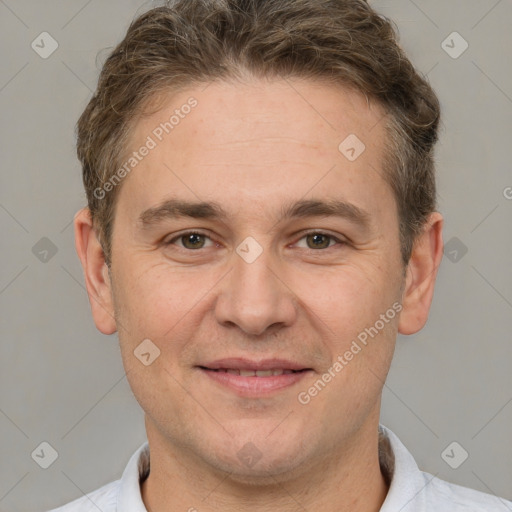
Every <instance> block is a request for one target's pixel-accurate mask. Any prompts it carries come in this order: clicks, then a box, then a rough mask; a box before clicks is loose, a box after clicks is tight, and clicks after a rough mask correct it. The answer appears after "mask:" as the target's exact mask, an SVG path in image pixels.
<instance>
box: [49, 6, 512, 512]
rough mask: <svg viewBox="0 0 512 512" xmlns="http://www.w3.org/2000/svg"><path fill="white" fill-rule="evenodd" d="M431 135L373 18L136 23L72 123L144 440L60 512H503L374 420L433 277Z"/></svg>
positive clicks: (97, 257) (240, 17)
mask: <svg viewBox="0 0 512 512" xmlns="http://www.w3.org/2000/svg"><path fill="white" fill-rule="evenodd" d="M439 116H440V114H439V103H438V100H437V98H436V95H435V93H434V92H433V91H432V89H431V88H430V86H429V85H428V83H427V82H426V81H425V80H424V79H422V78H421V77H420V76H419V75H418V74H417V73H416V72H415V70H414V68H413V67H412V65H411V64H410V62H409V61H408V60H407V58H406V57H405V55H404V54H403V52H402V51H401V49H400V47H399V46H398V44H397V42H396V38H395V34H394V31H393V29H392V26H391V25H390V23H389V22H388V21H387V20H386V19H385V18H383V17H381V16H379V15H378V14H377V13H376V12H375V11H374V10H372V9H371V8H370V7H369V6H368V4H367V3H366V2H364V1H362V0H331V1H327V0H322V1H319V0H179V1H176V2H172V3H171V4H170V5H168V6H166V7H162V8H156V9H153V10H151V11H149V12H147V13H145V14H143V15H142V16H141V17H140V18H139V19H137V20H136V21H135V22H134V23H133V24H132V25H131V27H130V28H129V30H128V33H127V35H126V37H125V39H124V40H123V41H122V42H121V43H120V45H119V46H118V47H117V48H116V49H115V50H114V51H113V52H112V54H111V56H110V57H109V59H108V60H107V62H106V63H105V65H104V67H103V70H102V73H101V76H100V79H99V83H98V89H97V91H96V93H95V95H94V96H93V98H92V99H91V101H90V103H89V105H88V106H87V108H86V110H85V112H84V113H83V114H82V116H81V118H80V120H79V123H78V156H79V158H80V161H81V163H82V167H83V177H84V185H85V189H86V193H87V198H88V208H86V209H84V210H82V211H80V212H79V213H78V214H77V216H76V217H75V236H76V247H77V252H78V254H79V257H80V260H81V262H82V265H83V268H84V273H85V280H86V285H87V291H88V294H89V298H90V303H91V308H92V313H93V317H94V321H95V323H96V326H97V328H98V329H99V330H100V331H101V332H102V333H104V334H112V333H114V332H117V333H118V336H119V342H120V348H121V354H122V358H123V364H124V367H125V370H126V375H127V378H128V381H129V383H130V386H131V389H132V390H133V393H134V395H135V397H136V399H137V400H138V402H139V403H140V405H141V406H142V408H143V409H144V411H145V420H146V432H147V437H148V443H146V444H144V445H143V446H141V447H140V448H139V449H138V450H137V452H136V453H135V454H134V455H133V457H132V458H131V460H130V461H129V463H128V466H127V468H126V470H125V472H124V474H123V476H122V478H121V479H120V480H118V481H116V482H112V483H109V484H107V485H105V486H104V487H102V488H101V489H98V490H97V491H94V492H92V493H90V494H89V495H87V496H84V497H82V498H80V499H78V500H76V501H75V502H73V503H71V504H68V505H67V506H64V507H61V508H59V509H57V510H60V511H66V512H71V511H88V510H101V511H102V512H110V511H114V510H117V511H119V512H136V511H137V512H141V511H145V510H147V511H151V512H175V511H185V510H188V511H195V510H198V511H200V512H203V511H205V512H207V511H217V510H223V511H235V510H236V511H239V510H251V511H257V512H260V511H269V510H273V511H292V510H308V511H318V510H322V511H324V512H331V511H332V512H334V511H337V512H340V511H342V512H345V511H351V512H362V511H365V512H374V511H379V510H380V511H382V512H398V511H403V512H411V511H427V510H428V511H436V512H442V511H450V512H456V511H463V510H464V511H470V510H471V511H491V510H492V511H494V510H496V511H499V510H503V511H505V510H512V503H510V502H506V501H505V500H500V499H499V498H496V497H494V496H491V495H487V494H483V493H480V492H477V491H473V490H470V489H466V488H463V487H460V486H457V485H454V484H451V483H448V482H444V481H442V480H439V479H437V478H434V477H433V476H432V475H429V474H427V473H423V472H421V471H420V470H419V469H418V467H417V466H416V464H415V462H414V460H413V458H412V456H411V455H410V454H409V452H408V451H407V450H406V448H405V447H404V446H403V445H402V444H401V442H400V441H399V440H398V438H397V437H396V436H395V435H394V434H393V433H392V432H391V431H390V430H389V429H387V428H386V427H384V426H382V425H379V413H380V401H381V394H382V388H383V385H384V382H385V379H386V376H387V373H388V370H389V367H390V364H391V359H392V356H393V351H394V346H395V340H396V336H397V334H398V333H402V334H412V333H415V332H418V331H419V330H420V329H421V328H422V327H423V326H424V325H425V322H426V321H427V317H428V312H429V308H430V304H431V300H432V296H433V291H434V284H435V278H436V274H437V269H438V266H439V264H440V262H441V258H442V250H443V242H442V225H443V219H442V216H441V215H440V214H439V213H438V212H437V211H436V210H435V208H436V200H435V195H436V188H435V178H434V163H433V150H434V145H435V143H436V141H437V128H438V123H439Z"/></svg>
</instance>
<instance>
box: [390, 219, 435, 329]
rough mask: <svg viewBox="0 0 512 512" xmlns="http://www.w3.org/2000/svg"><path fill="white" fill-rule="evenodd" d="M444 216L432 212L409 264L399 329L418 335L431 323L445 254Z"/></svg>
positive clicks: (413, 250) (417, 240)
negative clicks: (431, 310) (429, 314)
mask: <svg viewBox="0 0 512 512" xmlns="http://www.w3.org/2000/svg"><path fill="white" fill-rule="evenodd" d="M442 231H443V217H442V216H441V214H440V213H438V212H434V213H432V214H431V215H430V216H429V218H428V221H427V223H426V224H425V228H424V230H423V232H422V233H421V235H419V237H418V238H417V239H416V241H415V242H414V246H413V249H412V253H411V258H410V260H409V263H408V265H407V271H406V278H405V286H404V292H403V296H402V306H403V310H402V312H401V313H400V320H399V323H398V332H399V333H400V334H414V333H416V332H418V331H419V330H421V329H422V328H423V327H424V325H425V324H426V322H427V319H428V313H429V310H430V304H431V303H432V297H433V296H434V285H435V281H436V276H437V270H438V268H439V265H440V264H441V259H442V257H443V234H442Z"/></svg>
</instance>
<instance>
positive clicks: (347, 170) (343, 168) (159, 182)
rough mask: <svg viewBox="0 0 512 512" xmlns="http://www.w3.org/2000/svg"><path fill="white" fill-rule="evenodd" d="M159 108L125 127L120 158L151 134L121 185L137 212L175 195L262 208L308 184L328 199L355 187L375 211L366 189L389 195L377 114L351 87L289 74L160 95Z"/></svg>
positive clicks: (380, 113)
mask: <svg viewBox="0 0 512 512" xmlns="http://www.w3.org/2000/svg"><path fill="white" fill-rule="evenodd" d="M158 105H159V109H158V110H157V111H156V112H155V111H154V109H153V111H152V112H150V113H149V114H148V115H145V116H143V117H142V118H140V119H139V120H138V121H137V122H136V124H135V125H134V128H133V131H132V136H131V140H130V144H129V147H128V152H127V153H126V155H125V157H126V158H128V157H129V155H130V154H131V153H132V152H133V151H137V148H139V147H141V146H143V145H144V144H146V143H147V141H148V140H149V139H151V141H152V145H153V146H154V147H153V149H151V151H149V152H147V153H148V154H147V156H145V157H144V158H143V159H142V160H141V161H140V163H138V164H137V168H136V169H134V170H133V171H132V172H130V175H129V176H128V177H127V179H126V180H125V181H126V182H127V183H125V184H123V188H124V187H125V186H126V185H127V186H128V187H127V188H129V189H131V195H132V197H131V199H132V203H133V204H134V206H135V205H136V206H137V207H138V208H139V209H142V208H148V207H151V206H154V205H156V204H158V203H159V202H161V200H163V199H165V197H166V196H169V195H173V193H177V192H181V194H182V195H183V194H184V195H187V196H188V199H196V200H197V199H198V198H201V199H204V198H206V197H208V198H210V199H212V200H215V201H216V202H219V203H222V202H223V201H224V202H225V203H226V204H232V205H236V206H237V207H238V209H239V211H241V209H240V207H241V206H243V204H242V203H241V202H242V201H243V200H246V201H248V203H246V206H247V207H249V206H250V204H251V201H253V202H254V204H263V203H265V204H266V205H268V206H269V207H270V205H271V204H272V203H273V201H274V199H275V201H276V204H277V203H282V202H283V201H284V202H290V201H291V200H292V199H298V198H299V197H298V196H301V197H305V196H307V194H308V190H309V191H311V192H312V195H314V196H315V197H318V196H322V195H323V196H327V195H328V196H330V197H331V198H335V197H336V196H337V197H340V196H347V195H350V194H351V193H352V192H353V190H354V189H358V193H357V196H358V197H357V198H356V199H357V200H358V201H360V202H361V203H367V204H368V205H369V206H373V209H374V210H375V209H376V208H375V206H376V204H377V203H378V201H377V202H376V197H375V194H377V195H378V196H382V197H383V198H384V199H386V196H389V192H390V191H389V190H388V187H387V184H386V183H385V181H384V179H383V173H382V158H383V147H384V145H383V142H384V136H385V135H384V129H383V124H384V123H382V122H381V121H382V119H383V117H384V111H383V109H382V108H381V107H380V106H379V105H378V104H376V103H375V102H371V101H368V99H367V98H366V97H365V96H364V95H362V94H360V93H358V92H355V91H353V90H350V89H346V88H344V87H340V86H333V85H325V84H321V83H315V82H310V81H304V80H302V81H297V80H296V81H291V80H288V79H287V80H276V81H263V80H258V81H254V82H249V83H243V84H242V83H238V82H231V83H228V82H215V83H211V84H208V85H202V86H197V87H191V88H189V89H187V90H183V91H180V92H177V93H176V92H175V93H172V92H168V93H166V94H163V95H162V94H161V95H160V96H159V97H158ZM130 183H131V185H130ZM313 189H314V190H313ZM335 191H338V192H339V193H338V194H333V192H335ZM178 195H179V193H178ZM352 195H353V194H352ZM194 196H195V197H194ZM387 199H388V200H389V197H387ZM226 210H228V211H229V208H226Z"/></svg>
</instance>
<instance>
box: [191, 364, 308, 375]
mask: <svg viewBox="0 0 512 512" xmlns="http://www.w3.org/2000/svg"><path fill="white" fill-rule="evenodd" d="M199 368H201V369H202V370H209V371H211V372H222V373H229V374H230V375H240V376H241V377H272V376H274V375H289V374H291V373H300V372H305V371H308V370H310V368H304V369H302V370H288V369H284V368H274V369H271V370H249V369H243V368H207V367H206V366H200V367H199Z"/></svg>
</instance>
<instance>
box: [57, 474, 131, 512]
mask: <svg viewBox="0 0 512 512" xmlns="http://www.w3.org/2000/svg"><path fill="white" fill-rule="evenodd" d="M120 483H121V480H116V481H114V482H110V483H108V484H106V485H104V486H103V487H100V488H99V489H96V490H95V491H92V492H90V493H88V494H86V495H85V496H82V497H81V498H77V499H76V500H74V501H72V502H70V503H68V504H66V505H63V506H61V507H58V508H54V509H52V510H50V511H49V512H98V510H101V511H102V512H116V509H117V495H118V492H119V486H120Z"/></svg>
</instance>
